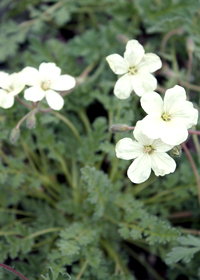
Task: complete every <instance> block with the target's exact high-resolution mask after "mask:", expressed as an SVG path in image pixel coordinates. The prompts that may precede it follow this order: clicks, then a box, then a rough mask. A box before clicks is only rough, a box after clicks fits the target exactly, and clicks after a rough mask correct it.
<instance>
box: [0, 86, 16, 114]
mask: <svg viewBox="0 0 200 280" xmlns="http://www.w3.org/2000/svg"><path fill="white" fill-rule="evenodd" d="M13 104H14V97H13V95H10V94H9V93H8V92H7V91H5V90H3V89H0V107H2V108H4V109H8V108H10V107H12V106H13Z"/></svg>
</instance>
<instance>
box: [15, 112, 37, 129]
mask: <svg viewBox="0 0 200 280" xmlns="http://www.w3.org/2000/svg"><path fill="white" fill-rule="evenodd" d="M33 113H34V112H33V110H32V111H30V112H28V113H27V114H26V115H25V116H23V118H22V119H21V120H20V121H19V122H18V124H17V125H16V129H19V127H20V125H21V124H22V123H23V121H25V119H27V118H28V116H30V115H31V114H33Z"/></svg>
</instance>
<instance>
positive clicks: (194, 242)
mask: <svg viewBox="0 0 200 280" xmlns="http://www.w3.org/2000/svg"><path fill="white" fill-rule="evenodd" d="M178 242H179V243H180V244H181V245H183V246H177V247H174V248H173V249H172V251H171V252H169V253H168V254H167V258H166V263H167V264H172V263H174V262H178V261H180V260H182V261H184V262H185V263H188V262H189V261H190V260H191V259H192V258H193V257H194V254H195V253H197V252H199V251H200V238H197V237H194V236H192V235H188V236H187V237H185V236H182V237H180V238H178ZM189 246H190V247H189Z"/></svg>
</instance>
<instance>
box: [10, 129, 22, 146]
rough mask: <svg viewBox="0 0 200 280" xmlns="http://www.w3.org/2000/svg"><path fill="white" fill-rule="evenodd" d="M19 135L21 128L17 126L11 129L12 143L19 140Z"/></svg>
mask: <svg viewBox="0 0 200 280" xmlns="http://www.w3.org/2000/svg"><path fill="white" fill-rule="evenodd" d="M19 135H20V129H19V128H17V127H15V128H13V130H12V131H11V134H10V142H11V143H12V144H14V143H15V142H17V140H18V139H19Z"/></svg>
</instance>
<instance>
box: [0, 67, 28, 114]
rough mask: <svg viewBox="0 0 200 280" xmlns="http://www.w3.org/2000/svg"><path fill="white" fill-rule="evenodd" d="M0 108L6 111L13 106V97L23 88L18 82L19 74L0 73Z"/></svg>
mask: <svg viewBox="0 0 200 280" xmlns="http://www.w3.org/2000/svg"><path fill="white" fill-rule="evenodd" d="M0 87H1V88H2V89H0V107H2V108H4V109H8V108H10V107H12V106H13V104H14V96H15V95H17V94H18V93H20V91H22V89H23V88H24V84H22V83H21V81H20V80H19V74H18V73H13V74H11V75H9V74H7V73H5V72H0Z"/></svg>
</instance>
